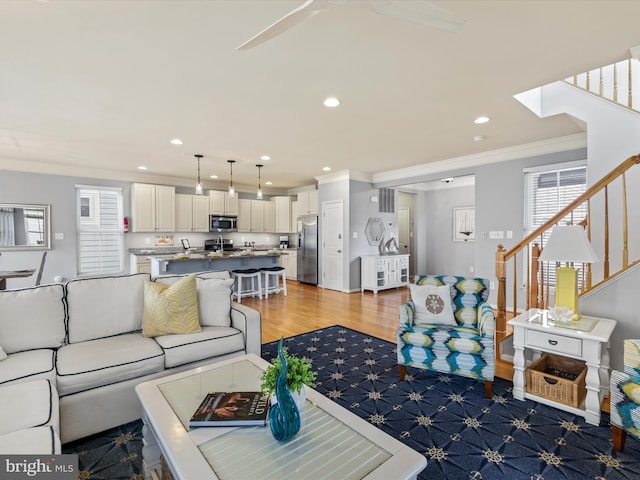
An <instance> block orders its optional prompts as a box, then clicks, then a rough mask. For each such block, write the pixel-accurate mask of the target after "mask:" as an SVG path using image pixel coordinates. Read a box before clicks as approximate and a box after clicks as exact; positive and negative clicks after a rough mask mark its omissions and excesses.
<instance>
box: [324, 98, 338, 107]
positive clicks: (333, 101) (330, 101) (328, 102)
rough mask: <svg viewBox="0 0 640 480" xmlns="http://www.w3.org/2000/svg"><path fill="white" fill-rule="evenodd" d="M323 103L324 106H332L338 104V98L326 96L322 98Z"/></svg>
mask: <svg viewBox="0 0 640 480" xmlns="http://www.w3.org/2000/svg"><path fill="white" fill-rule="evenodd" d="M323 103H324V106H325V107H329V108H334V107H337V106H338V105H340V100H338V99H337V98H336V97H327V98H325V99H324V102H323Z"/></svg>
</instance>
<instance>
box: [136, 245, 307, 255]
mask: <svg viewBox="0 0 640 480" xmlns="http://www.w3.org/2000/svg"><path fill="white" fill-rule="evenodd" d="M239 248H243V247H239ZM189 250H190V251H191V256H193V255H194V254H196V255H198V254H199V255H204V254H205V250H204V247H194V248H190V249H189ZM267 251H273V252H275V251H277V252H278V253H280V254H285V253H287V251H291V252H292V253H295V252H296V251H297V248H277V247H275V246H269V245H265V246H258V247H255V248H254V252H258V253H264V252H267ZM182 252H184V248H182V247H155V248H154V247H148V248H130V249H129V253H130V254H132V255H139V256H143V257H149V256H159V255H169V256H171V255H176V254H178V253H182ZM227 253H239V252H238V251H235V252H225V255H226V254H227Z"/></svg>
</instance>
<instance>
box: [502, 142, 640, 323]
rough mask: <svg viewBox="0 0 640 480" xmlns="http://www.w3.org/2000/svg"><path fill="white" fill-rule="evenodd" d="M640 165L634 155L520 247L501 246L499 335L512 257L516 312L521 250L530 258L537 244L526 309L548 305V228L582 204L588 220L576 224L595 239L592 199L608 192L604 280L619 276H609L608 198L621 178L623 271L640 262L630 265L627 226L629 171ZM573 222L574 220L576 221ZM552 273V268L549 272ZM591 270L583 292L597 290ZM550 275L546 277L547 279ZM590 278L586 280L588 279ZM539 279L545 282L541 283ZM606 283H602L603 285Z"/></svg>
mask: <svg viewBox="0 0 640 480" xmlns="http://www.w3.org/2000/svg"><path fill="white" fill-rule="evenodd" d="M638 164H640V154H638V155H634V156H631V157H629V158H627V159H626V160H625V161H623V162H622V163H621V164H620V165H618V166H617V167H615V168H614V169H613V170H611V171H610V172H609V173H608V174H607V175H605V176H604V177H602V178H601V179H600V180H598V181H597V182H596V183H595V184H593V185H592V186H591V187H589V188H588V189H587V190H586V191H585V192H584V193H583V194H582V195H580V196H579V197H578V198H576V199H575V200H574V201H573V202H571V203H570V204H569V205H567V206H566V207H565V208H563V209H562V210H561V211H559V212H558V213H557V214H556V215H554V216H553V217H551V218H550V219H549V220H548V221H546V222H545V223H544V224H543V225H541V226H540V227H538V228H537V229H536V230H534V231H533V232H531V233H530V234H529V235H527V236H526V237H524V238H523V239H522V240H521V241H519V242H518V243H517V244H516V245H514V246H513V247H512V248H511V249H509V250H506V249H505V247H504V246H503V245H498V250H497V252H496V277H497V280H498V291H497V316H496V331H497V332H499V333H505V332H506V312H507V310H506V297H507V282H506V280H507V261H508V260H509V259H510V258H513V259H514V266H513V271H514V273H513V275H514V281H513V283H514V291H513V301H514V313H515V312H516V308H517V292H516V290H517V288H516V287H517V286H516V278H515V277H516V273H517V272H516V270H517V269H516V259H515V257H516V255H517V254H518V253H520V252H521V251H523V250H524V251H525V252H526V254H527V255H529V245H531V243H532V242H533V243H534V245H533V247H532V249H531V253H530V257H529V256H528V257H527V260H528V262H527V263H528V264H529V265H530V268H528V269H527V271H526V272H525V273H526V275H527V282H526V288H527V292H526V294H525V298H526V307H527V309H528V308H532V307H538V306H540V305H548V303H549V287H548V285H546V286H545V281H544V279H545V278H547V279H548V277H549V272H548V271H545V270H544V265H542V264H541V265H538V263H539V262H538V257H539V256H540V254H541V253H542V250H541V248H540V246H541V245H542V235H543V233H544V232H546V231H547V230H548V229H550V228H551V227H553V226H554V225H556V224H557V223H558V222H559V221H560V220H562V219H563V218H564V217H566V216H567V215H569V214H572V212H573V210H575V209H576V208H577V207H579V206H580V205H582V204H584V203H586V204H587V218H585V219H580V221H579V222H578V221H576V222H575V223H579V224H581V225H583V226H585V227H586V231H587V236H588V237H589V238H591V220H590V215H591V200H592V198H593V197H594V196H595V195H596V194H597V193H599V192H600V191H602V190H604V195H605V200H604V201H605V207H604V209H605V210H604V222H605V228H604V230H605V232H604V259H603V262H604V280H606V279H607V278H609V277H611V276H616V275H618V274H619V273H620V272H616V273H614V274H613V275H610V274H609V228H608V223H609V206H608V202H609V195H608V193H609V192H608V186H609V185H610V184H611V182H613V181H614V180H616V179H617V178H618V177H622V193H623V205H622V210H621V211H622V230H623V232H622V239H623V240H622V242H623V244H622V268H623V270H624V269H626V268H629V267H630V266H632V265H635V264H637V263H638V260H636V261H634V262H633V263H629V259H628V237H627V236H628V225H627V215H628V212H627V203H626V194H627V185H626V176H625V172H626V171H627V170H629V169H630V168H631V167H633V166H634V165H638ZM572 220H573V218H572ZM547 270H548V269H547ZM591 274H592V272H591V267H590V265H589V266H588V267H587V268H586V272H583V277H581V278H582V281H583V282H584V283H583V285H586V288H583V290H582V291H583V292H584V291H586V290H588V289H591V288H593V286H592V277H591ZM545 276H546V277H545ZM585 277H586V278H585ZM529 279H536V281H535V283H536V284H535V286H534V285H532V284H533V283H534V282H533V280H532V282H531V283H532V284H531V285H530V284H529V283H530V282H529ZM538 279H541V280H542V281H540V283H539V284H538V281H539V280H538ZM601 283H602V282H598V285H600V284H601Z"/></svg>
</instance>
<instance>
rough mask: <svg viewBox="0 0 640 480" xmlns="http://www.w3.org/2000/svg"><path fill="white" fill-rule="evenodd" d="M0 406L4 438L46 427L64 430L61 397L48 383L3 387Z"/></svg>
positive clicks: (0, 392)
mask: <svg viewBox="0 0 640 480" xmlns="http://www.w3.org/2000/svg"><path fill="white" fill-rule="evenodd" d="M0 405H2V409H0V435H4V434H5V433H10V432H15V431H18V430H22V429H23V428H31V427H41V426H45V425H51V426H52V427H53V428H54V429H55V431H56V432H57V431H59V429H60V414H59V407H58V393H57V392H56V389H55V387H54V386H53V385H52V384H51V382H49V381H47V380H34V381H32V382H24V383H16V384H13V385H7V386H3V387H0Z"/></svg>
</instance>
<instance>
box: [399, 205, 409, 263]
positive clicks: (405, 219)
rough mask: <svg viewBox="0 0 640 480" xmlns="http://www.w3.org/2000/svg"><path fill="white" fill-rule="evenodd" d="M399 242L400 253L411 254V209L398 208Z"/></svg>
mask: <svg viewBox="0 0 640 480" xmlns="http://www.w3.org/2000/svg"><path fill="white" fill-rule="evenodd" d="M398 242H399V245H398V249H399V250H400V253H402V254H408V253H411V252H410V250H411V210H410V208H409V207H400V208H398Z"/></svg>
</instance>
